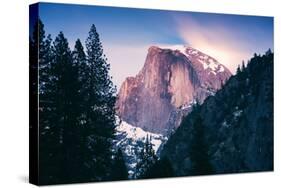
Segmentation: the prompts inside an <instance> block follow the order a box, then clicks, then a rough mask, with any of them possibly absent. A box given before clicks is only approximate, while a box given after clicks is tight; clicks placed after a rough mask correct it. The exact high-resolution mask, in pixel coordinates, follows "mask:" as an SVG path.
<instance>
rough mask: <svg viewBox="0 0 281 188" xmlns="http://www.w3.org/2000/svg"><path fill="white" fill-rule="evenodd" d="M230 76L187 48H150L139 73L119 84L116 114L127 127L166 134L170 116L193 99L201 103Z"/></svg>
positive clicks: (216, 65)
mask: <svg viewBox="0 0 281 188" xmlns="http://www.w3.org/2000/svg"><path fill="white" fill-rule="evenodd" d="M230 76H231V73H230V71H229V70H228V69H227V68H226V67H225V66H223V65H221V64H220V63H218V62H217V61H216V60H215V59H214V58H212V57H210V56H208V55H206V54H204V53H202V52H200V51H198V50H195V49H193V48H191V47H185V46H171V47H161V48H160V47H156V46H152V47H150V48H149V49H148V54H147V57H146V60H145V64H144V66H143V68H142V69H141V71H140V72H139V73H138V74H137V75H136V76H135V77H128V78H126V80H125V81H124V82H123V84H122V86H121V88H120V91H119V94H118V100H117V103H116V107H117V113H118V115H119V116H120V118H121V119H123V120H124V121H126V122H128V123H130V124H131V125H134V126H137V127H141V128H142V129H143V130H145V131H150V132H154V133H161V134H166V133H167V130H170V128H171V127H170V126H171V125H170V124H169V123H168V122H169V119H170V116H171V113H172V112H174V111H175V110H177V109H180V108H181V107H182V106H184V105H187V104H190V103H192V102H193V101H194V100H195V99H196V100H198V101H199V102H203V101H204V99H205V98H206V97H207V96H209V95H210V94H213V93H214V92H215V91H216V90H218V89H220V87H221V85H222V84H223V83H224V82H225V81H226V80H227V79H228V78H229V77H230ZM176 126H177V125H176Z"/></svg>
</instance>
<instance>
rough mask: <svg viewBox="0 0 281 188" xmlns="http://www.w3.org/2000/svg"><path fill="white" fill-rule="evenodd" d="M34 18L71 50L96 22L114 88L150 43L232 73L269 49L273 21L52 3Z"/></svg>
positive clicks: (129, 73) (136, 69) (132, 72)
mask: <svg viewBox="0 0 281 188" xmlns="http://www.w3.org/2000/svg"><path fill="white" fill-rule="evenodd" d="M39 17H40V18H41V20H42V21H43V23H44V25H45V31H46V33H47V34H51V36H52V38H53V39H55V37H56V36H57V34H58V33H59V32H60V31H63V33H64V35H65V36H66V38H67V39H68V41H69V44H70V48H71V49H73V46H74V44H75V41H76V40H77V39H78V38H79V39H80V40H81V41H82V42H83V43H84V42H85V40H86V38H87V36H88V32H89V29H90V27H91V25H92V24H95V26H96V28H97V31H98V33H99V35H100V39H101V41H102V44H103V48H104V53H105V55H106V56H107V58H108V62H109V63H110V64H111V72H110V73H111V75H112V76H113V82H114V84H116V85H117V87H118V88H119V87H120V85H121V84H122V82H123V81H124V80H125V78H126V77H128V76H135V75H136V74H137V73H138V72H139V71H140V69H141V68H142V66H143V64H144V61H145V58H146V54H147V50H148V48H149V47H150V46H152V45H160V46H161V45H163V46H168V45H179V44H182V45H190V46H192V47H194V48H196V49H198V50H200V51H202V52H204V53H206V54H208V55H210V56H212V57H214V58H216V59H217V60H218V61H219V62H220V63H222V64H224V65H225V66H226V67H228V68H229V69H230V71H231V72H233V73H235V70H236V68H237V66H238V64H240V63H241V62H242V60H245V61H247V60H248V59H249V58H251V56H252V55H253V54H254V53H260V54H263V53H264V52H265V51H266V50H267V49H269V48H271V49H273V47H274V46H273V18H272V17H259V16H240V15H228V14H211V13H196V12H182V11H163V10H152V9H132V8H114V7H100V6H85V5H71V4H51V3H41V4H40V6H39Z"/></svg>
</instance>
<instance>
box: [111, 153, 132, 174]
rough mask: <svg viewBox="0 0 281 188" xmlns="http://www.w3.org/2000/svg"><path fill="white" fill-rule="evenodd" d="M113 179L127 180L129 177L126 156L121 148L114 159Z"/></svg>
mask: <svg viewBox="0 0 281 188" xmlns="http://www.w3.org/2000/svg"><path fill="white" fill-rule="evenodd" d="M111 176H112V180H127V179H128V169H127V167H126V164H125V160H124V156H123V153H122V151H121V149H120V148H119V149H118V151H117V154H116V156H115V159H114V161H113V168H112V175H111Z"/></svg>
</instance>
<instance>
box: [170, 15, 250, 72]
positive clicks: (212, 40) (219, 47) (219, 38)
mask: <svg viewBox="0 0 281 188" xmlns="http://www.w3.org/2000/svg"><path fill="white" fill-rule="evenodd" d="M175 20H176V25H177V28H178V29H177V31H178V35H179V36H180V37H181V38H182V40H183V41H185V43H186V44H188V45H190V46H192V47H194V48H197V49H198V50H201V51H202V52H205V53H207V54H208V55H210V56H212V57H214V58H216V59H217V60H218V61H219V62H220V63H222V64H224V65H225V66H226V67H228V68H229V69H230V71H231V72H232V73H235V70H236V68H237V66H238V64H241V62H242V60H247V59H248V58H249V57H250V56H251V52H250V51H249V50H247V43H246V42H247V41H245V42H244V41H243V39H242V36H241V34H239V33H236V34H235V35H234V34H233V32H232V31H230V30H229V29H228V28H223V27H222V26H220V25H217V24H213V25H207V24H204V23H198V22H197V21H196V20H195V19H192V18H191V17H189V18H187V17H184V18H183V17H182V18H179V17H176V18H175Z"/></svg>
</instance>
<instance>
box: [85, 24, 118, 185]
mask: <svg viewBox="0 0 281 188" xmlns="http://www.w3.org/2000/svg"><path fill="white" fill-rule="evenodd" d="M86 48H87V68H86V75H87V78H86V81H85V83H86V84H85V86H84V90H85V94H84V100H85V101H84V102H85V105H86V106H85V108H86V111H85V126H86V127H87V131H86V132H85V134H86V135H87V137H88V142H87V144H88V148H89V149H90V151H91V154H90V155H87V156H88V158H87V159H86V161H85V162H86V164H87V166H89V172H88V176H89V178H90V180H93V181H101V180H110V179H111V171H112V166H111V165H112V163H111V161H112V155H113V152H112V139H113V138H114V132H115V126H116V125H115V122H116V120H115V100H116V97H115V93H116V88H115V87H114V86H113V83H112V81H111V77H110V76H109V69H110V66H109V64H108V63H107V62H106V58H105V55H104V54H103V49H102V44H101V41H100V39H99V34H98V33H97V31H96V27H95V25H92V27H91V29H90V32H89V36H88V38H87V40H86Z"/></svg>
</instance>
